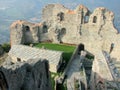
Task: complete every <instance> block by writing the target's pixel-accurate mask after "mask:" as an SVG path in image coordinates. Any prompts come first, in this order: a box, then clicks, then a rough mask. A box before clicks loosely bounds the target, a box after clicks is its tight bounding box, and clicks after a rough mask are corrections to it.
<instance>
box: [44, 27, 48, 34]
mask: <svg viewBox="0 0 120 90" xmlns="http://www.w3.org/2000/svg"><path fill="white" fill-rule="evenodd" d="M47 32H48V27H47V25H44V26H43V33H47Z"/></svg>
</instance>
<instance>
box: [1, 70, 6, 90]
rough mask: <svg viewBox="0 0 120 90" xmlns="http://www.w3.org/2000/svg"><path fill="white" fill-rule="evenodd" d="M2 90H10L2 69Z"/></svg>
mask: <svg viewBox="0 0 120 90" xmlns="http://www.w3.org/2000/svg"><path fill="white" fill-rule="evenodd" d="M0 90H8V84H7V80H6V78H5V75H4V73H3V72H2V71H0Z"/></svg>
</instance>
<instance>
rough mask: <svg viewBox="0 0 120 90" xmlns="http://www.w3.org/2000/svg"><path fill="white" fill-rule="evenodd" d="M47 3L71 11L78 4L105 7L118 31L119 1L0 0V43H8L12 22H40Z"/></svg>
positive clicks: (119, 20)
mask: <svg viewBox="0 0 120 90" xmlns="http://www.w3.org/2000/svg"><path fill="white" fill-rule="evenodd" d="M49 3H61V4H63V5H65V6H66V7H68V8H71V9H73V8H75V7H76V6H77V5H78V4H83V5H85V6H87V7H88V8H89V9H91V10H93V9H94V8H96V7H100V6H102V7H106V8H108V9H110V10H112V11H113V12H114V13H115V17H116V19H115V26H116V27H117V28H118V29H119V30H120V27H119V25H120V18H119V17H120V12H119V11H120V6H119V3H120V0H114V1H113V0H104V1H101V0H59V1H57V0H0V43H3V42H8V41H9V27H10V24H11V23H12V22H13V21H15V20H18V19H21V20H27V21H31V22H40V21H41V20H40V19H41V12H42V8H43V7H44V6H45V5H47V4H49Z"/></svg>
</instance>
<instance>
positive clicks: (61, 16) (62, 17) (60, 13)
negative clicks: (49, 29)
mask: <svg viewBox="0 0 120 90" xmlns="http://www.w3.org/2000/svg"><path fill="white" fill-rule="evenodd" d="M57 17H58V20H60V21H63V20H64V13H63V12H59V13H58V14H57Z"/></svg>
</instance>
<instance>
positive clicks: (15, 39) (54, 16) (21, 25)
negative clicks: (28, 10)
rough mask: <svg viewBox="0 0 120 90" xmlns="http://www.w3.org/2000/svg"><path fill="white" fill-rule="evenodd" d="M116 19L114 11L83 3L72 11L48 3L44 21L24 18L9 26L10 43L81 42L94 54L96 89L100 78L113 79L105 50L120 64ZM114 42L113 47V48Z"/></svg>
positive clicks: (93, 82)
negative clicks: (39, 21)
mask: <svg viewBox="0 0 120 90" xmlns="http://www.w3.org/2000/svg"><path fill="white" fill-rule="evenodd" d="M113 21H114V13H113V12H112V11H110V10H108V9H106V8H104V7H99V8H96V9H95V10H94V11H93V12H91V11H90V10H89V9H88V8H87V7H85V6H83V5H79V6H77V7H76V9H74V10H70V9H68V8H66V7H64V6H63V5H60V4H48V5H47V6H45V7H44V8H43V11H42V22H41V23H31V22H27V21H23V20H18V21H16V22H13V24H12V25H11V27H10V42H11V45H16V44H26V43H38V42H44V41H50V42H53V43H68V44H79V43H82V44H83V45H84V46H85V47H86V49H87V51H90V52H91V53H92V54H93V55H94V56H95V60H94V62H93V67H92V71H93V75H92V83H91V84H92V85H91V86H93V89H92V90H95V89H94V86H95V84H96V83H97V82H99V81H100V79H99V77H100V78H102V79H104V80H105V82H106V81H114V78H113V77H112V75H111V72H110V68H109V67H108V66H109V65H108V64H107V63H106V57H104V55H103V53H102V51H105V52H107V53H108V54H110V57H111V58H112V59H114V62H119V63H120V55H119V52H120V34H119V33H118V31H117V30H116V29H115V27H114V24H113ZM112 44H114V47H113V48H112V49H111V45H112ZM96 73H97V74H98V75H97V74H96ZM99 75H100V76H99ZM95 77H96V78H95ZM94 79H95V80H94ZM113 85H114V84H113ZM118 86H119V85H118ZM118 90H119V89H118Z"/></svg>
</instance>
